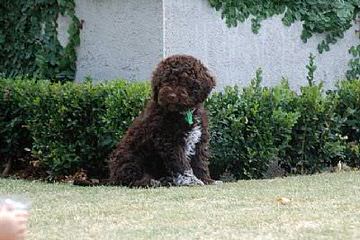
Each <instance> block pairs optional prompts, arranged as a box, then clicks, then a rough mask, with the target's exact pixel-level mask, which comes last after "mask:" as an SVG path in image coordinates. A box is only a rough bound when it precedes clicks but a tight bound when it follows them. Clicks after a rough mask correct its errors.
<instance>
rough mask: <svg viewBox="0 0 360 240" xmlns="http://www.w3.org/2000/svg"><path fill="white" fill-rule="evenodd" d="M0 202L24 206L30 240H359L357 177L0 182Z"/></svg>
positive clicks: (346, 174) (359, 175) (351, 174)
mask: <svg viewBox="0 0 360 240" xmlns="http://www.w3.org/2000/svg"><path fill="white" fill-rule="evenodd" d="M0 194H1V195H8V194H13V195H16V196H19V195H20V196H25V197H27V198H29V199H30V200H31V202H32V208H31V218H30V224H29V225H30V226H29V230H30V233H29V235H28V239H32V240H41V239H44V240H45V239H46V240H52V239H62V240H64V239H65V240H69V239H78V240H79V239H80V240H86V239H99V240H100V239H102V240H107V239H109V240H110V239H111V240H114V239H115V240H116V239H360V172H343V173H333V174H320V175H313V176H299V177H289V178H284V179H274V180H253V181H239V182H236V183H227V184H223V185H219V186H206V187H191V188H190V187H182V188H176V187H173V188H159V189H128V188H121V187H77V186H71V185H66V184H46V183H41V182H27V181H21V180H5V179H0ZM278 197H286V198H289V199H291V201H290V203H288V204H286V205H282V204H279V203H278V202H277V198H278Z"/></svg>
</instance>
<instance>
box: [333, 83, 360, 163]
mask: <svg viewBox="0 0 360 240" xmlns="http://www.w3.org/2000/svg"><path fill="white" fill-rule="evenodd" d="M337 94H338V96H339V99H340V100H341V101H338V102H337V105H336V113H337V114H338V115H339V116H340V117H341V118H343V119H344V124H343V126H342V128H341V135H342V136H341V137H342V138H343V139H344V140H346V142H347V148H346V158H345V159H346V160H347V163H348V164H349V165H351V166H359V165H360V80H352V81H343V82H340V83H339V85H338V87H337Z"/></svg>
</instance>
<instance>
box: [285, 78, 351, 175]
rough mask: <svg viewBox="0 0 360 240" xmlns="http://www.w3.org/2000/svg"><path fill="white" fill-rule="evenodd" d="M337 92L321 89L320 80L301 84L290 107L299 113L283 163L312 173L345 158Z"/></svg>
mask: <svg viewBox="0 0 360 240" xmlns="http://www.w3.org/2000/svg"><path fill="white" fill-rule="evenodd" d="M338 101H339V98H338V96H337V95H334V94H329V95H325V94H324V93H323V86H322V83H320V84H315V83H313V84H311V85H308V86H305V87H301V94H300V95H299V96H298V97H297V98H296V101H295V102H294V106H293V108H294V109H296V111H297V112H298V113H299V114H300V117H299V118H298V120H297V122H296V124H295V126H294V127H293V130H292V137H291V139H292V140H291V142H290V147H289V148H288V151H287V153H286V159H285V160H286V161H285V162H286V164H288V166H289V167H291V168H292V170H293V171H295V172H297V173H314V172H317V171H320V170H321V169H323V168H324V167H329V166H330V165H333V164H335V163H337V162H338V161H339V160H342V159H343V158H344V150H345V145H344V141H343V140H342V139H341V137H340V136H341V135H340V134H341V131H340V128H341V126H342V119H341V118H340V117H339V116H337V115H336V114H335V106H336V103H337V102H338Z"/></svg>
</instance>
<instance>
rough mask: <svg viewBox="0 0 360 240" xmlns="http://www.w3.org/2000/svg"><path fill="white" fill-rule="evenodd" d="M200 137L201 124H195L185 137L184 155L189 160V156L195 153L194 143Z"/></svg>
mask: <svg viewBox="0 0 360 240" xmlns="http://www.w3.org/2000/svg"><path fill="white" fill-rule="evenodd" d="M200 138H201V126H195V127H193V128H192V129H191V131H190V132H189V133H188V134H187V135H186V137H185V156H186V159H188V160H189V161H190V158H191V156H194V155H195V145H196V144H197V143H198V142H199V141H200Z"/></svg>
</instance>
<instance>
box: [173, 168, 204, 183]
mask: <svg viewBox="0 0 360 240" xmlns="http://www.w3.org/2000/svg"><path fill="white" fill-rule="evenodd" d="M173 182H174V185H175V186H194V185H200V186H203V185H205V184H204V183H203V181H201V180H200V179H198V178H197V177H196V176H195V175H194V173H193V171H192V170H187V171H185V172H184V174H177V175H176V176H175V177H174V179H173Z"/></svg>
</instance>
